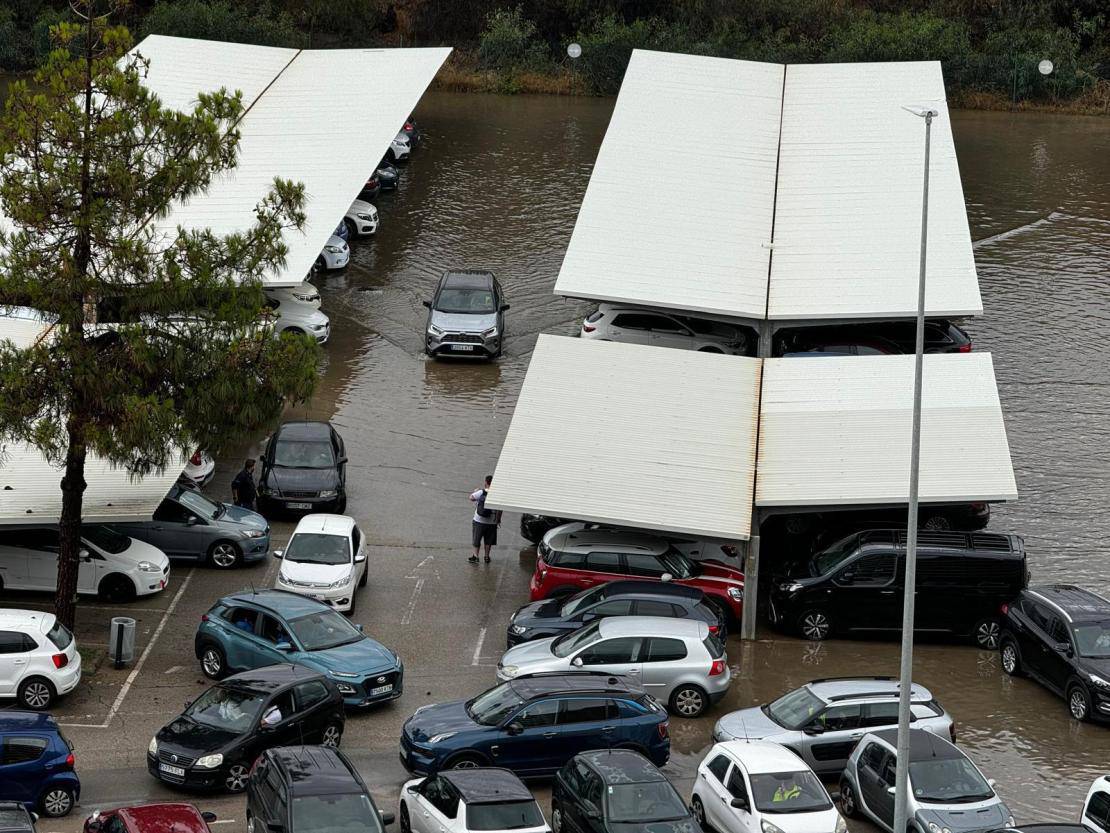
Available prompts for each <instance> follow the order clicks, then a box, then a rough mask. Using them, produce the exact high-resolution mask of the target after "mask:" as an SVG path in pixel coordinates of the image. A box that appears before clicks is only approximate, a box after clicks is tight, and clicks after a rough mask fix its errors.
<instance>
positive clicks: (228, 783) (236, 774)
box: [224, 764, 250, 793]
mask: <svg viewBox="0 0 1110 833" xmlns="http://www.w3.org/2000/svg"><path fill="white" fill-rule="evenodd" d="M249 776H250V767H248V766H247V765H246V764H232V765H231V766H229V767H228V768H227V775H226V776H225V777H224V789H225V790H227V791H228V792H229V793H241V792H243V790H245V789H246V788H247V779H248V777H249Z"/></svg>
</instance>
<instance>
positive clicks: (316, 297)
mask: <svg viewBox="0 0 1110 833" xmlns="http://www.w3.org/2000/svg"><path fill="white" fill-rule="evenodd" d="M293 297H294V298H296V299H297V300H298V301H318V300H320V296H319V295H300V294H298V293H296V292H294V293H293Z"/></svg>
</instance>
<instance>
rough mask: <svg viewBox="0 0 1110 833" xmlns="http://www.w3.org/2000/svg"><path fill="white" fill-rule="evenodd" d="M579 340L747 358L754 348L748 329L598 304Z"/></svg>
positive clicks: (674, 313)
mask: <svg viewBox="0 0 1110 833" xmlns="http://www.w3.org/2000/svg"><path fill="white" fill-rule="evenodd" d="M581 335H582V338H596V339H599V340H601V341H623V342H625V343H628V344H647V345H651V346H655V347H677V348H679V349H682V350H700V351H701V352H703V353H729V354H731V355H734V356H746V355H748V354H749V352H750V347H751V346H754V339H753V338H752V336H754V333H751V332H750V331H749V330H748V328H746V327H741V326H739V325H737V324H728V323H725V322H723V321H714V320H712V319H708V318H698V317H697V316H694V315H689V314H687V313H679V312H669V311H667V310H659V309H651V308H649V307H633V306H625V305H624V304H601V305H600V306H599V307H598V308H597V309H596V310H594V311H593V312H591V313H590V314H589V315H587V316H586V320H585V321H583V322H582V332H581Z"/></svg>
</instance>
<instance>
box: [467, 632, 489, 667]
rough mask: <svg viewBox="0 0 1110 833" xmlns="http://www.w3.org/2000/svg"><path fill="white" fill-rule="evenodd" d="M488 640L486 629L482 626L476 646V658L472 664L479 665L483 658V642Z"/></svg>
mask: <svg viewBox="0 0 1110 833" xmlns="http://www.w3.org/2000/svg"><path fill="white" fill-rule="evenodd" d="M485 641H486V629H485V628H482V629H481V630H480V631H478V644H477V645H475V646H474V659H473V660H471V661H470V664H471V665H477V664H478V661H479V660H480V659H481V658H482V644H483V643H484V642H485Z"/></svg>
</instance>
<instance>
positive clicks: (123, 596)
mask: <svg viewBox="0 0 1110 833" xmlns="http://www.w3.org/2000/svg"><path fill="white" fill-rule="evenodd" d="M98 592H99V595H100V598H102V599H104V600H105V601H107V602H117V603H119V602H133V601H135V595H136V593H135V584H134V583H133V582H132V581H131V579H129V578H128V577H127V576H121V575H119V574H118V573H116V574H113V575H110V576H107V577H106V578H105V579H104V581H102V582H100V588H99V591H98Z"/></svg>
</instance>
